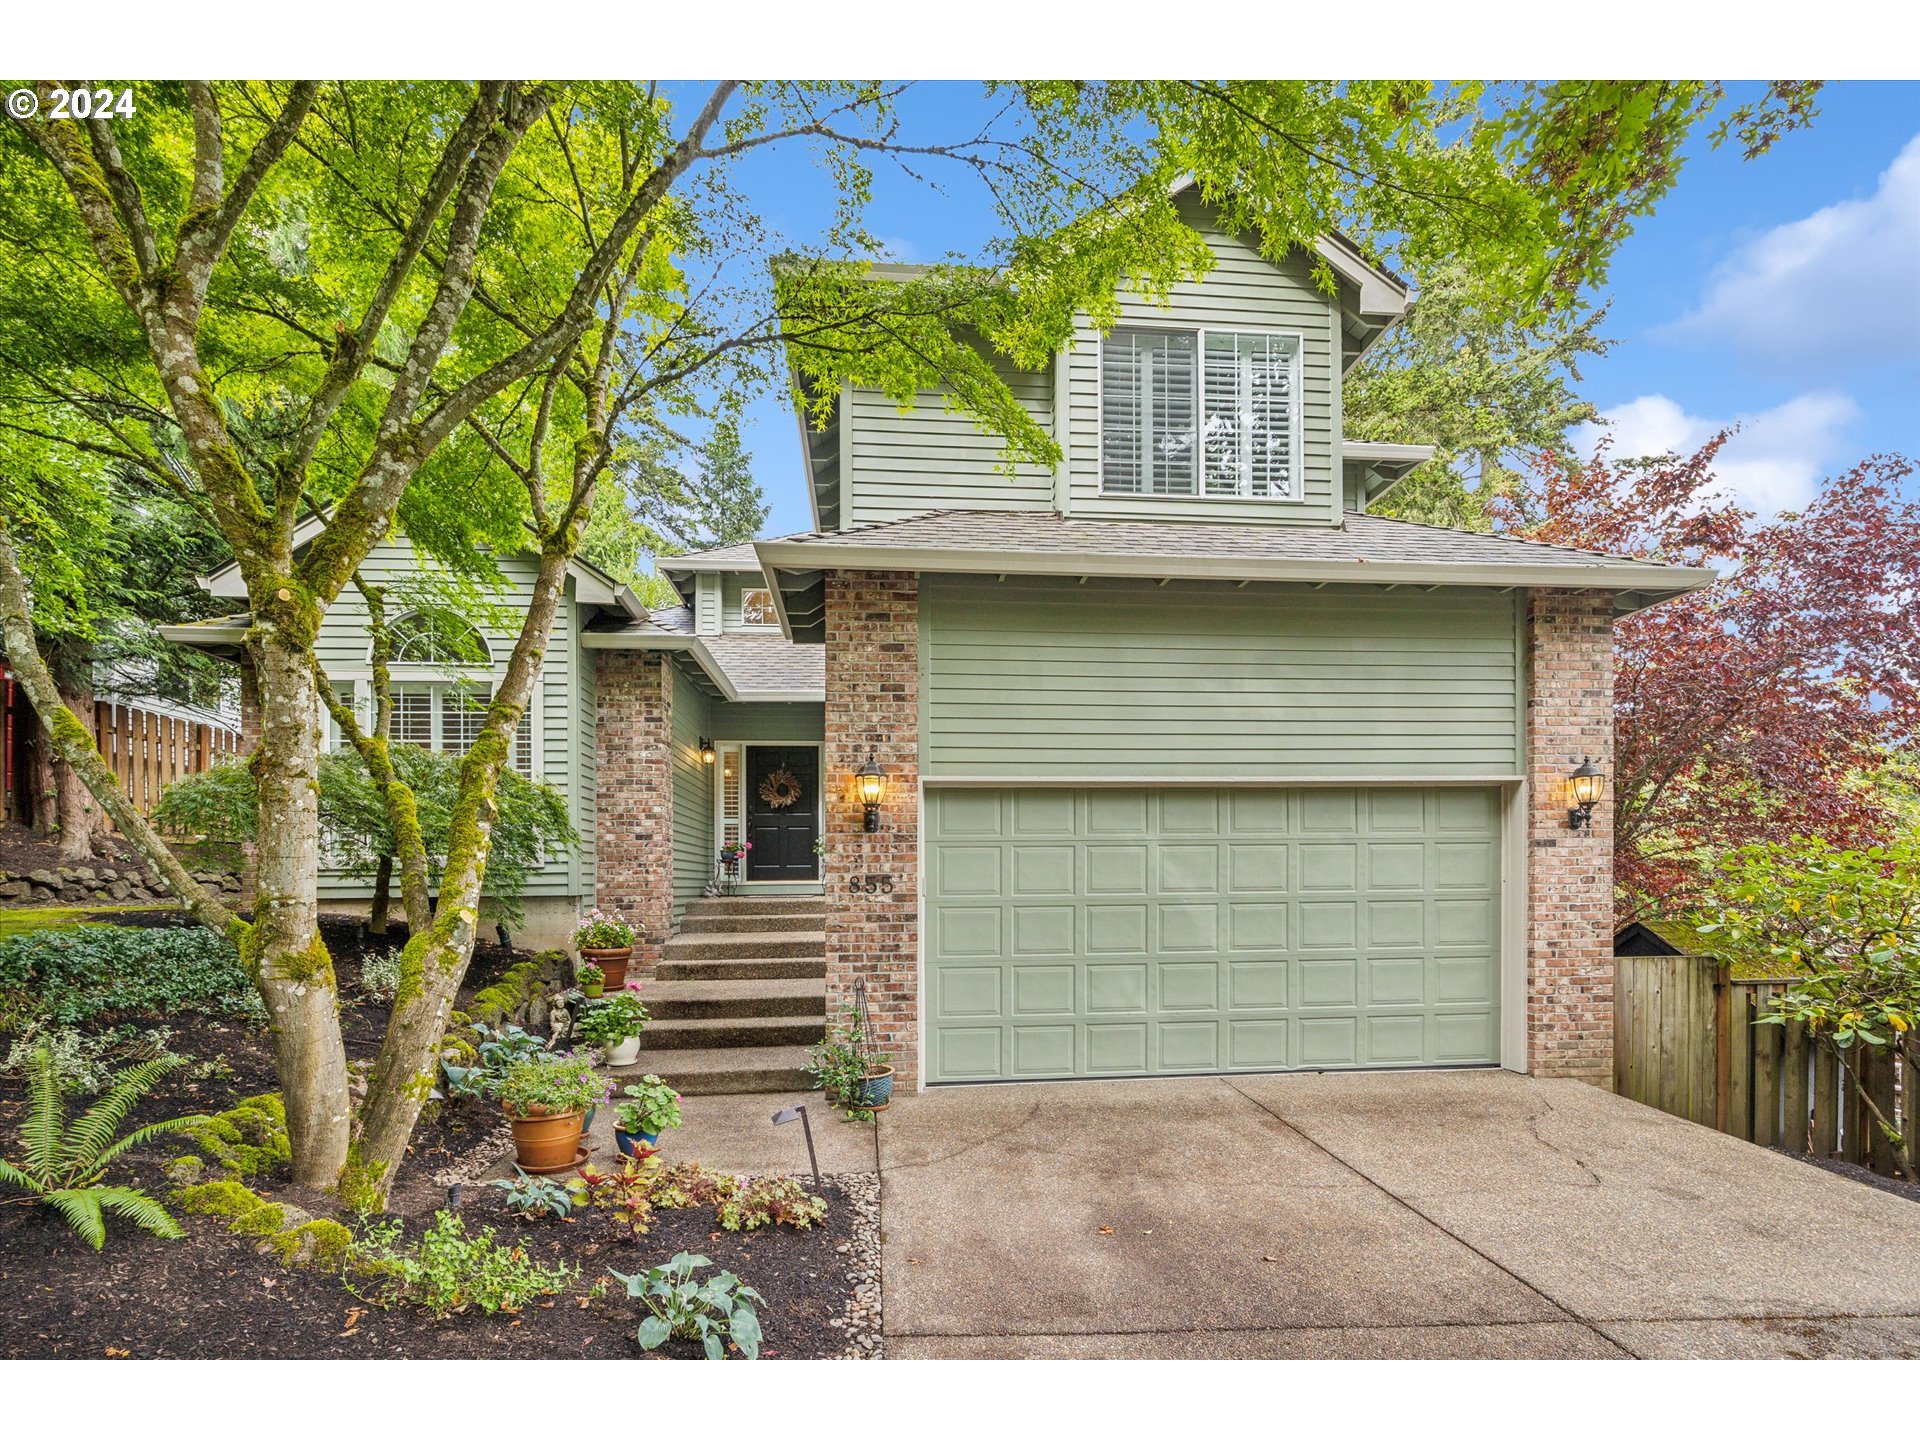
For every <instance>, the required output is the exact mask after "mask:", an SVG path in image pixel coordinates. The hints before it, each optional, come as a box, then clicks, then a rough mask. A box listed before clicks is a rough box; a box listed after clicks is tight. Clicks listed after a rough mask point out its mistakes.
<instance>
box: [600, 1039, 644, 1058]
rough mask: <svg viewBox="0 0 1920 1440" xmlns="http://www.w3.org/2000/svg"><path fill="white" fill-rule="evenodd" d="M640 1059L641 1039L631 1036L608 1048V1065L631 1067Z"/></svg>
mask: <svg viewBox="0 0 1920 1440" xmlns="http://www.w3.org/2000/svg"><path fill="white" fill-rule="evenodd" d="M639 1058H640V1037H639V1036H638V1035H629V1036H628V1037H627V1038H626V1039H624V1040H622V1041H621V1042H620V1043H619V1044H618V1045H609V1046H608V1047H607V1064H609V1065H631V1064H633V1062H634V1061H636V1060H638V1059H639Z"/></svg>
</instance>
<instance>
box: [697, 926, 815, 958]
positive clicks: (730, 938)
mask: <svg viewBox="0 0 1920 1440" xmlns="http://www.w3.org/2000/svg"><path fill="white" fill-rule="evenodd" d="M826 953H827V935H826V932H825V931H824V930H799V929H796V930H768V931H764V932H761V933H758V934H752V935H675V936H674V937H673V938H672V939H671V940H669V941H667V943H666V945H665V946H664V947H662V950H661V958H662V959H663V960H744V959H748V958H750V957H767V958H772V957H775V956H779V957H788V956H799V957H811V956H815V955H825V954H826Z"/></svg>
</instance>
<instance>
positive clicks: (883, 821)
mask: <svg viewBox="0 0 1920 1440" xmlns="http://www.w3.org/2000/svg"><path fill="white" fill-rule="evenodd" d="M826 587H827V657H826V659H827V729H826V773H825V775H824V776H823V777H822V779H821V783H822V784H823V785H824V786H825V787H826V797H827V846H826V858H825V861H824V863H823V866H822V871H821V874H822V878H823V879H824V881H825V885H826V892H827V1013H828V1017H829V1019H830V1020H835V1021H837V1020H838V1018H839V1016H840V1006H841V1004H842V1002H843V1001H846V1000H850V999H852V998H853V982H854V980H855V979H856V978H864V979H865V980H866V982H867V1006H868V1009H869V1011H870V1012H871V1014H872V1016H873V1025H874V1031H875V1038H876V1040H877V1041H878V1042H879V1044H880V1045H881V1046H882V1047H883V1048H884V1049H885V1050H886V1051H887V1052H888V1054H889V1055H890V1056H891V1057H892V1060H893V1064H894V1066H895V1067H896V1068H897V1070H898V1071H899V1075H898V1079H897V1082H896V1083H897V1084H898V1085H899V1086H900V1087H901V1088H903V1089H910V1088H911V1087H912V1086H913V1085H914V1084H915V1083H916V1077H917V1076H918V1074H919V1071H920V1056H919V1051H918V1042H919V1027H918V1023H917V1019H918V1015H919V1006H920V994H919V957H920V920H919V905H918V901H917V898H916V897H917V893H918V890H919V881H920V806H919V789H920V635H919V613H920V585H919V579H918V577H917V576H914V575H911V574H904V573H894V572H873V573H856V572H850V571H839V570H835V571H830V572H828V574H827V577H826ZM869 755H871V756H872V757H873V758H874V759H875V760H876V761H877V762H878V763H879V766H880V768H881V769H882V770H883V771H885V772H886V776H887V798H886V803H885V804H884V805H883V806H882V807H881V812H880V829H879V830H878V831H876V832H875V833H873V834H871V835H869V834H868V833H867V832H866V830H865V829H864V826H863V821H864V816H865V812H864V811H863V809H862V808H861V805H860V801H859V798H858V795H857V793H856V791H855V784H854V778H853V777H854V772H856V771H857V770H859V769H860V767H861V766H862V765H864V764H866V762H867V758H868V756H869ZM868 875H887V876H891V877H892V880H893V890H892V892H891V893H887V892H885V891H876V892H875V893H873V894H868V893H867V892H866V889H865V877H866V876H868ZM856 877H858V879H857V883H858V885H859V888H858V889H853V888H850V886H849V882H850V881H855V880H856Z"/></svg>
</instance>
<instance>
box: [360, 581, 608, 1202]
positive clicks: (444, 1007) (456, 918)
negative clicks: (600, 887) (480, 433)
mask: <svg viewBox="0 0 1920 1440" xmlns="http://www.w3.org/2000/svg"><path fill="white" fill-rule="evenodd" d="M569 551H570V547H567V546H563V547H561V548H560V549H558V550H553V549H550V550H548V551H547V552H546V553H544V554H543V555H542V556H541V561H540V572H539V575H538V576H537V577H536V579H535V580H534V585H533V593H532V595H531V596H530V597H529V599H528V604H527V616H526V619H525V621H524V622H523V623H522V625H521V628H520V638H519V640H518V641H517V642H516V643H515V645H514V650H513V656H512V658H511V659H510V660H509V661H508V663H507V673H506V675H505V676H504V677H503V679H502V680H501V682H500V689H499V691H498V692H497V693H496V694H495V696H494V702H493V705H492V706H491V707H490V708H489V710H488V712H487V720H486V724H485V725H484V726H483V727H482V729H481V733H480V737H479V738H478V739H477V740H476V741H475V742H474V745H473V748H472V749H471V750H469V751H468V752H467V758H466V760H465V762H464V763H463V764H462V766H461V770H460V789H459V794H458V797H457V798H456V799H455V801H454V807H453V816H452V819H451V822H450V824H449V825H448V830H447V859H446V868H445V870H444V872H443V874H442V875H441V879H440V904H439V906H438V907H437V908H436V909H435V911H434V916H433V922H432V923H431V924H430V925H427V926H425V927H421V928H417V929H415V930H414V932H413V934H412V935H411V936H410V937H409V938H408V940H407V945H406V948H405V950H403V951H402V952H401V961H400V965H401V980H400V991H399V994H398V995H397V996H396V997H395V999H394V1003H393V1014H392V1017H391V1018H390V1019H389V1020H388V1022H387V1034H386V1039H385V1042H384V1043H383V1044H382V1045H381V1047H380V1058H379V1060H378V1061H377V1062H376V1063H375V1065H374V1068H373V1073H372V1075H370V1076H369V1077H368V1080H367V1096H366V1099H365V1101H363V1102H362V1104H361V1108H360V1139H359V1142H358V1144H357V1146H356V1150H355V1157H354V1158H355V1164H354V1165H353V1167H351V1169H350V1171H349V1175H348V1177H347V1179H346V1180H344V1181H343V1183H342V1187H341V1188H342V1193H343V1194H346V1193H348V1192H349V1190H350V1189H351V1190H352V1191H353V1192H354V1194H353V1197H352V1198H354V1199H355V1200H356V1203H365V1200H366V1199H368V1198H376V1199H378V1200H384V1199H385V1198H386V1195H387V1192H388V1190H389V1189H390V1188H391V1187H392V1184H393V1178H394V1174H395V1172H396V1171H397V1170H398V1169H399V1166H400V1162H401V1160H402V1159H404V1158H405V1156H406V1153H407V1142H408V1140H410V1139H411V1138H412V1136H413V1127H414V1126H415V1125H416V1124H417V1123H419V1119H420V1107H421V1106H422V1105H423V1104H425V1103H426V1098H427V1093H428V1091H429V1090H430V1089H431V1088H432V1084H433V1080H434V1072H435V1070H436V1069H437V1067H438V1064H439V1053H440V1044H441V1041H442V1040H443V1039H444V1038H445V1036H446V1032H447V1020H448V1017H449V1016H450V1015H451V1014H452V1013H453V1004H454V1001H455V999H456V998H457V997H458V996H459V993H460V984H461V982H462V981H463V980H464V979H465V978H466V974H467V966H468V965H469V964H470V963H471V962H472V960H473V942H474V936H475V933H476V931H477V929H478V927H479V919H480V890H481V886H482V885H483V884H484V882H485V879H486V870H487V855H488V852H489V850H490V848H491V846H492V841H493V823H494V820H495V818H496V817H497V814H498V791H499V781H500V768H501V766H502V765H504V764H505V763H506V758H507V754H508V751H509V748H510V747H511V745H512V743H513V730H514V727H515V726H516V725H517V724H519V721H520V714H521V712H522V711H523V710H525V708H526V705H527V701H528V699H529V697H530V696H531V695H532V693H533V687H534V685H535V684H537V683H538V681H539V678H540V666H541V663H542V661H543V660H544V658H545V655H546V648H547V637H548V635H549V634H550V632H551V631H552V629H553V617H554V611H555V609H556V607H557V605H558V602H559V598H560V592H561V588H562V587H563V586H564V584H565V583H566V574H567V561H566V554H567V553H568V552H569ZM362 1187H364V1188H362Z"/></svg>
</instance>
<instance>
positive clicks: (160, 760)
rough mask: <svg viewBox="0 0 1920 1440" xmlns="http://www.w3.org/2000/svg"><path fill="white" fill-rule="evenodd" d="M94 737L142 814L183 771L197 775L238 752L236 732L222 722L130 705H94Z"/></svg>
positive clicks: (238, 744)
mask: <svg viewBox="0 0 1920 1440" xmlns="http://www.w3.org/2000/svg"><path fill="white" fill-rule="evenodd" d="M93 738H94V743H95V744H97V745H98V746H99V747H100V753H101V754H102V755H103V756H105V757H106V760H107V763H108V764H109V765H111V766H112V767H113V773H114V774H115V775H117V776H119V777H120V786H121V788H122V789H124V790H125V791H126V792H127V795H128V797H129V798H130V799H131V800H132V801H133V805H134V808H135V809H136V810H138V811H139V812H140V813H141V814H142V815H144V814H146V813H148V812H149V811H150V810H152V809H153V807H154V806H155V805H156V804H158V803H159V800H160V792H161V791H162V790H164V789H166V787H167V786H169V785H171V784H172V783H173V782H174V781H176V780H178V779H180V778H181V777H182V776H183V775H197V774H198V773H199V772H200V771H202V770H206V769H209V768H211V767H212V765H213V764H214V762H215V761H216V760H218V759H219V758H220V757H221V756H223V755H236V754H238V753H239V751H240V733H239V732H238V731H237V730H233V729H230V728H228V727H227V726H225V725H211V724H207V723H206V722H204V721H192V720H185V719H181V718H180V717H179V716H175V715H156V714H154V713H153V712H152V711H151V710H142V709H139V708H138V707H136V706H132V705H108V704H104V703H102V704H96V705H95V706H94V707H93Z"/></svg>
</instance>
